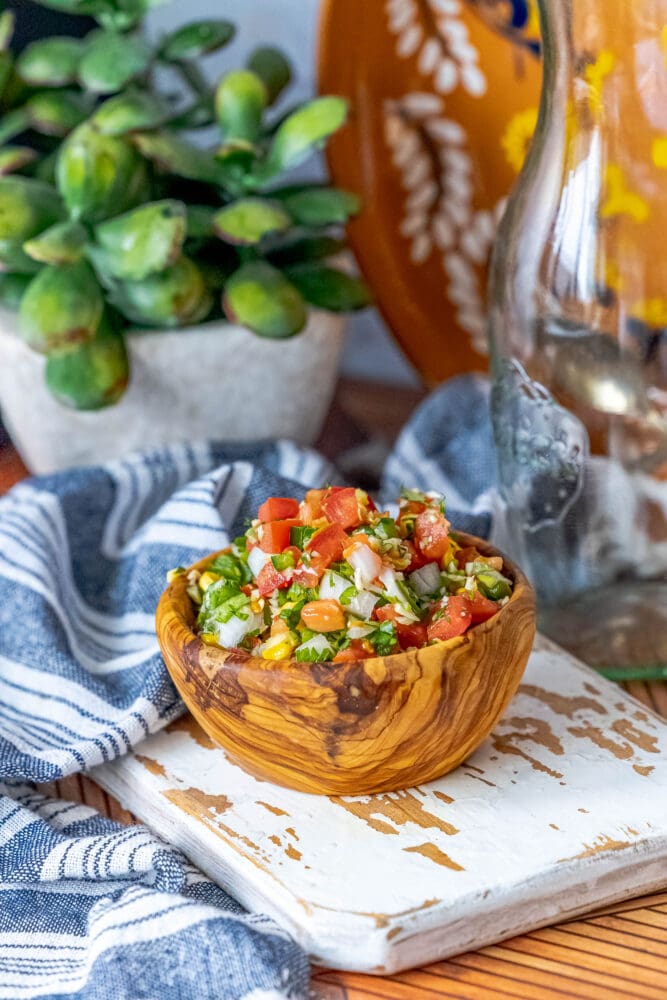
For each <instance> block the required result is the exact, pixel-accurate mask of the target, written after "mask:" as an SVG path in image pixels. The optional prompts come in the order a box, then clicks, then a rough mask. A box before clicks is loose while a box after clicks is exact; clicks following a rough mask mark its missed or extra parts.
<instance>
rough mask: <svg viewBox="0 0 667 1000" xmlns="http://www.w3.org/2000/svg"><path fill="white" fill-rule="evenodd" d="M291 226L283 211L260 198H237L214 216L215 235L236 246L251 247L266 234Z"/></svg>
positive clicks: (287, 216) (275, 204) (274, 204)
mask: <svg viewBox="0 0 667 1000" xmlns="http://www.w3.org/2000/svg"><path fill="white" fill-rule="evenodd" d="M291 224H292V220H291V218H290V217H289V215H288V214H287V212H286V211H285V209H284V208H282V207H281V206H280V205H279V204H278V203H277V202H272V201H265V200H263V199H261V198H239V199H238V201H234V202H232V203H231V204H230V205H227V206H225V208H221V209H220V211H219V212H216V215H215V231H216V233H217V235H218V236H219V237H220V239H221V240H224V241H225V242H226V243H233V244H236V245H238V246H252V245H254V244H255V243H259V241H260V240H261V239H262V237H264V236H266V235H267V234H268V233H275V232H280V231H281V230H285V229H288V228H289V227H290V226H291Z"/></svg>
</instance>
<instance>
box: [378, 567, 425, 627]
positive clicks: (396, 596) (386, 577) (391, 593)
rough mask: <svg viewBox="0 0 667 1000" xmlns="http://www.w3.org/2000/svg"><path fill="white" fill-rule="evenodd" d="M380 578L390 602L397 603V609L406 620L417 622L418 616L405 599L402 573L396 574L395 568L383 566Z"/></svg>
mask: <svg viewBox="0 0 667 1000" xmlns="http://www.w3.org/2000/svg"><path fill="white" fill-rule="evenodd" d="M380 580H381V581H382V583H383V584H384V588H385V591H386V596H387V597H388V598H390V599H393V600H392V603H393V602H395V603H396V604H397V610H398V611H399V612H400V614H401V615H402V616H403V618H405V619H406V620H407V621H411V622H418V621H419V617H418V615H416V614H415V613H414V611H413V610H412V608H411V607H410V605H409V604H408V602H407V600H406V596H405V593H404V591H403V590H402V588H403V587H405V582H404V580H403V574H402V573H401V574H398V573H397V572H396V571H395V570H393V569H391V567H390V566H385V568H384V569H383V570H382V572H381V573H380Z"/></svg>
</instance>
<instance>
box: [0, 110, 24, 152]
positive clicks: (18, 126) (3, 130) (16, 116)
mask: <svg viewBox="0 0 667 1000" xmlns="http://www.w3.org/2000/svg"><path fill="white" fill-rule="evenodd" d="M28 128H30V116H29V115H28V112H27V111H26V109H25V108H16V109H15V110H14V111H8V112H7V114H6V115H2V117H0V146H4V144H5V143H6V142H10V141H11V140H12V139H13V138H15V136H17V135H20V134H21V132H25V130H26V129H28Z"/></svg>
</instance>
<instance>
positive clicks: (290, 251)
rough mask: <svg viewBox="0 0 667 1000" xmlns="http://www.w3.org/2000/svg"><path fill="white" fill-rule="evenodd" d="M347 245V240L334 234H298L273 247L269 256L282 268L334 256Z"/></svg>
mask: <svg viewBox="0 0 667 1000" xmlns="http://www.w3.org/2000/svg"><path fill="white" fill-rule="evenodd" d="M288 236H291V234H288ZM346 247H347V243H346V242H345V240H342V239H336V238H335V237H333V236H297V237H296V238H293V239H289V240H288V242H285V243H284V244H283V245H282V246H278V247H275V248H272V249H271V250H270V252H269V254H268V256H269V257H270V260H271V262H272V263H273V264H276V265H277V266H279V267H281V268H282V267H287V266H289V265H290V264H303V263H305V262H307V261H312V260H322V259H323V258H325V257H333V256H334V254H337V253H340V252H341V251H342V250H345V249H346Z"/></svg>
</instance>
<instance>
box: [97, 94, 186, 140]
mask: <svg viewBox="0 0 667 1000" xmlns="http://www.w3.org/2000/svg"><path fill="white" fill-rule="evenodd" d="M169 114H170V109H169V107H168V105H167V104H166V103H165V102H164V101H163V100H161V99H160V98H159V97H156V96H155V95H154V94H151V93H149V92H148V91H146V90H139V89H138V88H132V89H130V90H127V91H125V92H124V93H122V94H116V95H115V96H114V97H109V98H108V99H107V100H106V101H104V103H103V104H101V105H100V106H99V108H98V109H97V111H96V112H95V114H94V115H93V117H92V122H93V124H94V125H95V128H96V129H97V130H98V131H99V132H102V134H103V135H125V133H127V132H136V131H138V130H139V129H151V128H157V127H158V126H159V125H162V123H163V122H164V121H165V120H166V119H167V118H168V117H169Z"/></svg>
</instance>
